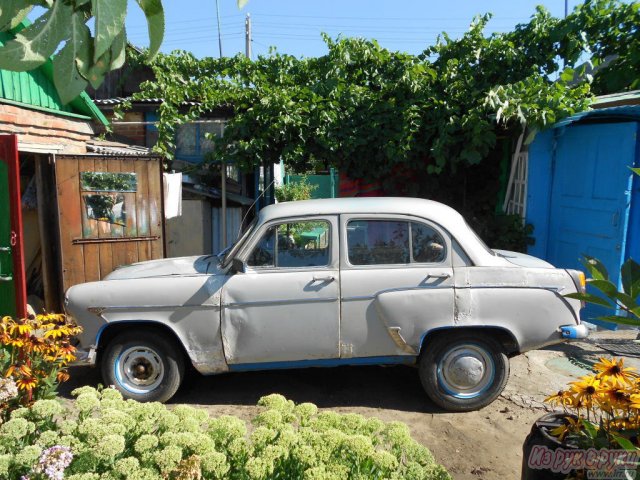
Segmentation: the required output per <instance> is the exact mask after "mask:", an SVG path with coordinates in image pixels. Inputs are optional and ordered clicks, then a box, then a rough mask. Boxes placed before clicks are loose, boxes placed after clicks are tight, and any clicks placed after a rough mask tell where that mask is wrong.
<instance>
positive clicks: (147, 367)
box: [101, 331, 185, 402]
mask: <svg viewBox="0 0 640 480" xmlns="http://www.w3.org/2000/svg"><path fill="white" fill-rule="evenodd" d="M101 364H102V379H103V381H104V382H105V384H107V385H113V386H114V387H115V388H116V389H117V390H119V391H120V392H121V393H122V395H123V396H124V397H125V398H131V399H133V400H138V401H140V402H166V401H167V400H169V399H170V398H171V397H173V395H174V394H175V393H176V391H177V390H178V388H179V387H180V384H181V383H182V379H183V377H184V369H185V367H184V357H183V354H182V351H181V349H180V347H179V346H178V345H177V344H176V343H175V342H174V341H172V340H171V339H168V338H167V337H166V336H162V335H159V334H156V333H149V332H141V331H138V332H135V331H133V332H126V333H121V334H120V335H117V336H116V337H114V338H113V340H111V341H110V342H109V344H108V345H107V346H106V348H105V350H104V354H103V356H102V361H101Z"/></svg>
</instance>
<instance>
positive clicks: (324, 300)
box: [223, 297, 339, 308]
mask: <svg viewBox="0 0 640 480" xmlns="http://www.w3.org/2000/svg"><path fill="white" fill-rule="evenodd" d="M338 300H339V298H337V297H331V298H304V299H298V300H294V299H292V300H284V299H281V300H257V301H254V302H230V303H225V304H223V306H224V307H227V308H236V307H253V306H257V305H292V304H296V303H329V302H337V301H338Z"/></svg>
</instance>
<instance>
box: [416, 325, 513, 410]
mask: <svg viewBox="0 0 640 480" xmlns="http://www.w3.org/2000/svg"><path fill="white" fill-rule="evenodd" d="M419 375H420V381H421V382H422V387H423V388H424V390H425V392H426V393H427V396H428V397H429V398H430V399H431V400H432V401H433V403H435V404H436V405H438V406H439V407H441V408H443V409H444V410H448V411H452V412H467V411H470V410H477V409H479V408H482V407H485V406H486V405H489V404H490V403H491V402H493V401H494V400H495V399H496V398H497V397H498V395H500V393H502V390H503V389H504V387H505V385H506V384H507V380H508V379H509V358H508V357H507V355H506V354H505V353H504V348H503V347H502V345H501V344H500V343H499V342H497V341H496V340H495V339H493V338H492V337H490V336H488V335H485V334H480V333H475V332H474V333H473V334H471V333H453V332H452V333H448V334H447V333H444V334H439V335H438V336H437V337H435V338H434V339H433V340H432V341H430V342H429V343H428V344H427V345H425V351H424V353H423V354H422V356H421V358H420V360H419Z"/></svg>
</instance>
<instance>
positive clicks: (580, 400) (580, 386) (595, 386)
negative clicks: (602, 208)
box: [571, 375, 601, 408]
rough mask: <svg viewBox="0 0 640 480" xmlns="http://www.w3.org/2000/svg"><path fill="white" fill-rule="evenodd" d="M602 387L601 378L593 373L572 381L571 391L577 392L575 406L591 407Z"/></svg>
mask: <svg viewBox="0 0 640 480" xmlns="http://www.w3.org/2000/svg"><path fill="white" fill-rule="evenodd" d="M600 388H601V387H600V380H599V379H598V378H596V377H595V376H593V375H586V376H584V377H582V378H581V379H580V380H576V381H575V382H571V391H572V392H574V393H575V397H574V406H575V407H577V408H580V406H584V407H586V408H590V407H591V405H592V402H593V399H594V397H595V396H596V395H597V394H598V393H600Z"/></svg>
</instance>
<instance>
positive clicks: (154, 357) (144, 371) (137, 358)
mask: <svg viewBox="0 0 640 480" xmlns="http://www.w3.org/2000/svg"><path fill="white" fill-rule="evenodd" d="M116 374H117V375H118V380H120V382H121V384H122V386H123V387H124V388H126V389H127V390H130V391H132V392H134V393H145V392H149V391H151V390H153V389H155V388H156V387H158V385H160V382H161V381H162V378H163V376H164V365H163V364H162V360H161V359H160V356H159V355H158V354H157V353H156V352H155V351H153V350H152V349H150V348H147V347H131V348H128V349H126V350H124V351H123V352H122V354H121V355H120V358H119V361H118V363H117V366H116Z"/></svg>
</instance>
